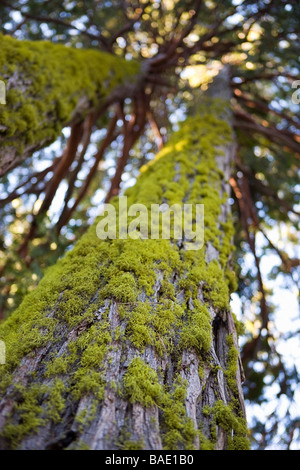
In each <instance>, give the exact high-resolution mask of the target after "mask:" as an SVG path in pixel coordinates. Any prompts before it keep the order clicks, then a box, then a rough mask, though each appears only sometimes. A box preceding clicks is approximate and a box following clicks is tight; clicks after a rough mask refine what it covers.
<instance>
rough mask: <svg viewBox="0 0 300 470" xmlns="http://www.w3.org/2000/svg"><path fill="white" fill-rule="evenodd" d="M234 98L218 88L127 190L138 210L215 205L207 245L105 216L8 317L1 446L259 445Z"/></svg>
mask: <svg viewBox="0 0 300 470" xmlns="http://www.w3.org/2000/svg"><path fill="white" fill-rule="evenodd" d="M217 89H218V87H217ZM221 89H222V90H223V88H222V87H221ZM215 90H216V88H215ZM214 93H216V92H215V91H214ZM214 93H213V94H214ZM216 94H217V96H218V95H219V93H218V92H217V93H216ZM221 95H222V94H221ZM224 103H225V102H224V100H223V101H222V100H220V99H215V98H207V99H206V100H205V101H204V102H203V104H202V105H201V106H200V107H199V109H198V112H197V116H196V117H194V118H189V119H188V120H187V121H186V122H185V123H184V125H183V126H182V128H181V129H180V130H179V131H178V132H177V133H176V134H174V135H173V137H172V138H171V139H170V141H169V143H168V144H167V145H166V146H165V148H164V149H163V150H162V151H161V152H160V153H159V154H158V156H157V158H156V159H155V160H154V161H153V162H151V163H150V164H149V165H148V166H147V167H146V168H144V169H142V171H141V176H140V177H139V178H138V181H137V183H136V185H135V186H134V187H133V188H130V189H129V190H128V191H127V198H128V201H127V202H128V206H130V205H132V204H133V203H137V202H138V203H140V204H144V205H145V206H146V207H148V208H150V205H151V204H161V203H167V204H169V205H170V206H171V205H172V204H176V203H177V204H178V203H179V204H183V203H185V204H198V203H199V204H204V208H205V232H204V235H205V242H204V246H203V247H202V248H201V249H198V250H191V249H189V248H190V247H191V245H189V243H190V241H189V240H186V239H182V240H174V239H173V240H172V239H171V240H167V239H159V240H155V239H146V238H145V239H137V240H134V239H131V238H127V239H120V238H117V239H112V240H100V239H99V238H98V237H97V235H96V224H94V225H93V226H92V227H91V228H90V229H89V231H88V232H87V233H86V234H85V235H84V236H83V237H82V239H81V240H80V241H79V242H78V243H77V245H76V246H75V248H74V249H73V250H72V251H71V252H69V253H68V254H67V255H66V257H65V258H64V259H62V260H60V261H59V262H58V263H57V265H56V266H54V267H53V268H50V269H49V271H48V272H47V273H46V275H45V277H44V278H43V280H42V281H41V283H40V285H39V287H38V288H37V289H36V290H35V291H33V292H32V293H30V295H28V297H27V298H25V300H24V301H23V303H22V305H21V307H20V308H19V309H18V310H17V311H16V312H15V313H14V315H12V316H11V317H10V318H9V319H8V320H7V321H6V322H5V324H4V325H2V327H1V330H0V338H1V339H2V340H3V341H5V344H6V360H7V364H6V366H1V368H0V372H2V397H1V401H0V428H1V436H2V437H1V446H0V447H1V448H2V449H10V448H17V449H86V448H89V449H93V450H99V449H127V450H129V449H130V450H133V449H150V450H154V449H157V450H159V449H162V448H165V449H173V450H177V449H200V450H205V449H218V450H221V449H238V450H240V449H247V448H248V440H247V429H246V424H245V410H244V401H243V393H242V388H241V380H242V379H241V377H242V372H241V368H240V365H239V364H240V362H239V353H238V345H237V334H236V327H235V321H234V319H233V317H232V314H231V312H230V307H229V299H230V291H231V290H232V288H233V286H234V274H233V273H232V271H231V256H232V246H231V239H232V234H233V227H232V222H231V217H230V207H229V205H228V191H229V188H228V184H227V182H228V180H229V175H230V167H231V163H232V158H233V152H234V141H233V135H232V130H231V127H230V113H229V112H228V102H227V104H224ZM113 204H114V206H115V208H116V212H117V215H119V200H118V199H114V201H113ZM121 215H123V216H124V214H123V213H121Z"/></svg>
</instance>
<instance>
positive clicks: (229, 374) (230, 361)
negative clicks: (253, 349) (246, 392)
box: [225, 334, 239, 392]
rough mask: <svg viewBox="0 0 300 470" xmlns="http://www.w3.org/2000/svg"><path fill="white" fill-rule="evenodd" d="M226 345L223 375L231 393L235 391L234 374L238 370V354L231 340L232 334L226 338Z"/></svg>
mask: <svg viewBox="0 0 300 470" xmlns="http://www.w3.org/2000/svg"><path fill="white" fill-rule="evenodd" d="M227 345H228V353H227V369H226V371H225V375H226V378H227V383H228V386H229V387H230V389H231V390H232V391H233V392H236V391H237V383H236V373H237V369H238V357H239V352H238V350H237V349H236V346H235V344H234V339H233V335H232V334H230V335H228V336H227Z"/></svg>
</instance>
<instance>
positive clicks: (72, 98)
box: [0, 35, 139, 151]
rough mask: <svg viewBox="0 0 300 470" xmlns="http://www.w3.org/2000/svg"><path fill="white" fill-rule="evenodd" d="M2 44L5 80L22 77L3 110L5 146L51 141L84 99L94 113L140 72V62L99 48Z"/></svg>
mask: <svg viewBox="0 0 300 470" xmlns="http://www.w3.org/2000/svg"><path fill="white" fill-rule="evenodd" d="M0 42H1V48H0V70H1V75H0V79H1V80H3V81H4V82H5V83H6V82H7V81H8V80H9V79H10V78H11V76H12V75H13V74H17V75H18V77H20V79H21V83H20V84H19V85H18V86H19V87H20V89H18V88H15V87H14V86H13V87H10V88H9V89H8V91H7V105H6V106H5V107H4V106H2V107H1V108H0V124H1V126H2V128H1V131H0V136H1V143H2V145H3V146H10V145H12V144H13V145H16V142H19V143H20V147H19V151H21V145H24V144H36V145H40V144H42V145H45V143H50V142H51V141H53V140H54V139H55V138H56V137H57V136H58V135H59V134H60V131H61V129H62V128H63V127H64V126H65V125H67V124H68V122H70V121H71V118H72V116H73V113H74V110H75V108H76V105H77V103H78V102H79V101H80V100H82V99H83V98H85V100H86V102H87V103H89V107H88V108H89V109H92V108H93V107H94V106H95V105H97V106H99V103H100V102H101V100H103V98H105V97H106V96H107V95H108V94H109V93H110V92H111V91H112V90H113V89H114V88H115V87H116V86H118V85H121V84H123V83H124V82H125V81H126V79H128V78H130V77H132V76H134V75H136V74H138V72H139V65H138V64H137V63H135V62H126V61H124V60H123V59H120V58H117V57H115V56H113V55H110V54H107V53H103V52H99V51H96V50H82V49H78V48H77V49H75V48H71V47H65V46H63V45H59V44H53V43H50V42H47V41H19V40H16V39H14V38H12V37H10V36H3V35H0ZM82 117H84V116H82ZM11 137H13V138H14V139H13V142H12V140H11Z"/></svg>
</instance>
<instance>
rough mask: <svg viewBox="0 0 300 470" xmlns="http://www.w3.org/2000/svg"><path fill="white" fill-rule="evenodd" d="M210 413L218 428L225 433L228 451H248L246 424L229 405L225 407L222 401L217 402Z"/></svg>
mask: <svg viewBox="0 0 300 470" xmlns="http://www.w3.org/2000/svg"><path fill="white" fill-rule="evenodd" d="M212 413H213V415H214V418H215V420H216V423H217V425H218V426H221V427H222V429H223V430H224V431H225V432H226V437H227V440H228V450H249V449H250V444H249V439H248V430H247V423H246V421H245V419H244V418H242V417H240V416H238V415H237V413H235V412H234V410H233V405H232V404H231V403H230V404H228V405H225V403H224V402H223V401H222V400H218V401H217V402H216V403H215V405H214V407H213V409H212Z"/></svg>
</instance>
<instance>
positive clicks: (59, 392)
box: [47, 378, 65, 423]
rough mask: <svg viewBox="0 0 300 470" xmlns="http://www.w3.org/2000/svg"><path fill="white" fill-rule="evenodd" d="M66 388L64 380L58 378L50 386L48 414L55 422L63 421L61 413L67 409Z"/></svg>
mask: <svg viewBox="0 0 300 470" xmlns="http://www.w3.org/2000/svg"><path fill="white" fill-rule="evenodd" d="M64 390H65V386H64V382H63V381H62V380H61V379H58V378H56V379H55V380H54V382H53V383H52V384H51V386H50V387H49V395H48V398H47V403H48V410H47V416H48V418H49V419H50V420H51V421H53V423H57V422H59V421H61V413H62V412H63V410H64V409H65V399H64V397H63V392H64Z"/></svg>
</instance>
